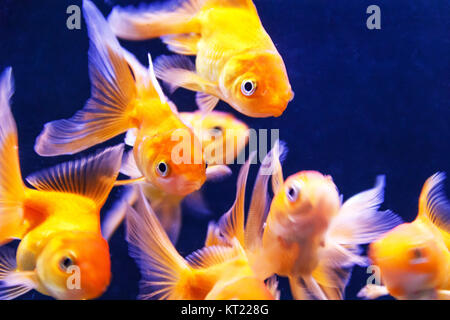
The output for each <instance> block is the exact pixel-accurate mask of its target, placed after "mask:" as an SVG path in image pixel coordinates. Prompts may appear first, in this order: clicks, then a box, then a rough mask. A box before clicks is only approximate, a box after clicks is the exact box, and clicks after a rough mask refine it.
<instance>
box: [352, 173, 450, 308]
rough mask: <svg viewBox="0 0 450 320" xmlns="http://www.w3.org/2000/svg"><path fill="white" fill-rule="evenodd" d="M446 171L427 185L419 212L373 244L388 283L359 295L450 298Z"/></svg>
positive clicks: (376, 260)
mask: <svg viewBox="0 0 450 320" xmlns="http://www.w3.org/2000/svg"><path fill="white" fill-rule="evenodd" d="M444 178H445V175H444V174H443V173H437V174H435V175H433V176H432V177H430V178H429V179H428V180H427V181H426V182H425V185H424V186H423V189H422V192H421V194H420V198H419V213H418V215H417V218H416V219H415V220H414V221H413V222H410V223H404V224H402V225H400V226H398V227H396V228H395V229H393V230H392V231H390V232H388V233H387V234H386V235H384V236H383V237H382V238H381V239H379V240H377V241H376V242H374V243H372V244H371V245H370V249H369V256H370V258H371V260H372V261H373V263H374V264H375V265H376V266H378V268H379V271H380V273H381V281H382V282H384V285H381V284H379V285H377V284H368V285H367V286H366V287H364V288H363V289H362V290H361V291H360V292H359V294H358V296H359V297H363V298H369V299H375V298H377V297H379V296H383V295H387V294H390V295H392V296H393V297H395V298H396V299H414V300H415V299H440V300H450V252H449V249H450V202H449V201H448V199H447V197H446V196H445V194H444V192H443V181H444Z"/></svg>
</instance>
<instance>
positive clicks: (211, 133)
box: [103, 53, 249, 243]
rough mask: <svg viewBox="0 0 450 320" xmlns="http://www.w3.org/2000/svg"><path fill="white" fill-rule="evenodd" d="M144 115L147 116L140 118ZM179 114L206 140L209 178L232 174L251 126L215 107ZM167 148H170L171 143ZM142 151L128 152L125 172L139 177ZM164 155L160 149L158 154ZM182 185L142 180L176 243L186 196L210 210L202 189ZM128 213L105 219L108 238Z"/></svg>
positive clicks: (134, 140) (135, 65)
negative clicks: (190, 188) (210, 109)
mask: <svg viewBox="0 0 450 320" xmlns="http://www.w3.org/2000/svg"><path fill="white" fill-rule="evenodd" d="M127 60H128V62H129V63H130V64H131V65H132V69H133V72H134V74H135V75H144V74H145V69H144V67H143V66H142V65H141V64H140V62H139V61H137V60H136V58H135V57H134V56H132V55H131V54H130V53H127ZM138 78H139V76H138ZM142 78H143V77H142ZM145 81H147V80H145V79H141V78H140V80H139V81H138V83H145ZM144 109H145V108H144ZM172 110H175V111H176V109H175V107H174V106H172ZM142 117H143V116H141V117H138V118H142ZM179 117H180V119H181V120H182V121H183V122H184V123H186V124H188V125H189V126H191V127H192V130H193V132H194V134H195V136H196V137H197V138H198V141H200V143H201V144H202V149H203V157H204V159H205V161H206V163H207V164H208V168H207V170H206V174H207V179H208V180H214V179H216V177H217V178H221V177H223V176H225V175H228V174H229V173H230V171H229V168H228V167H227V165H228V164H231V163H233V162H234V161H235V159H236V158H237V157H238V155H239V154H240V152H241V151H242V150H243V149H244V147H245V145H246V144H247V142H248V138H249V133H248V126H247V125H246V124H245V123H244V122H242V121H239V120H238V119H236V118H235V117H233V116H232V115H231V114H229V113H225V112H220V111H212V112H210V113H209V114H207V115H204V114H203V113H202V112H201V111H194V112H181V113H179ZM150 120H151V119H150ZM170 126H172V127H173V126H174V125H172V124H171V125H170ZM148 128H153V126H151V125H150V126H148ZM146 136H149V135H148V134H144V135H142V137H140V138H138V137H137V130H134V131H133V132H132V131H129V132H128V133H127V139H129V142H128V143H129V144H132V145H135V146H137V145H139V144H140V141H142V139H145V137H146ZM167 149H168V151H170V147H169V148H167ZM193 149H194V146H193ZM172 150H173V149H172ZM142 154H145V155H148V154H149V152H140V150H139V148H135V149H134V152H133V156H130V155H128V156H127V159H126V161H125V162H124V163H125V164H124V166H123V167H122V173H124V174H126V175H128V176H130V177H131V178H137V177H139V176H140V172H141V169H139V167H138V165H137V163H136V157H139V156H140V155H142ZM160 155H161V154H160V153H158V154H157V156H160ZM193 160H195V159H193ZM142 163H144V161H142ZM180 186H181V187H182V186H183V184H182V183H180V182H179V181H177V183H174V184H173V187H172V189H173V190H172V191H171V192H166V191H165V190H166V189H168V188H166V187H162V186H158V185H157V184H156V183H141V187H142V190H143V192H144V195H145V197H146V198H147V199H148V200H149V201H150V203H151V205H152V209H153V210H154V211H155V213H156V215H157V216H158V218H159V221H160V222H161V224H162V226H163V228H164V230H166V232H167V234H168V235H169V237H170V239H171V240H172V242H173V243H176V240H177V238H178V235H179V231H180V229H181V223H182V213H181V202H182V201H183V200H185V199H186V201H185V203H186V204H188V205H189V206H190V207H191V208H192V209H193V210H194V211H196V212H200V213H203V214H207V213H209V209H208V206H207V204H206V203H205V200H204V199H203V196H202V193H201V191H200V190H199V191H197V192H194V193H191V194H188V195H185V194H184V193H183V192H181V190H180V191H177V189H178V188H180ZM184 189H187V188H184ZM127 197H129V198H130V201H128V202H129V203H130V204H133V196H132V195H131V196H130V195H127ZM122 209H123V208H122ZM124 214H125V211H124V210H112V211H111V212H110V213H109V214H108V218H107V219H106V220H105V222H104V223H103V229H104V235H105V237H106V238H109V237H110V236H111V235H112V233H113V232H114V230H115V229H116V228H117V227H118V225H119V224H120V222H121V221H122V220H123V218H124Z"/></svg>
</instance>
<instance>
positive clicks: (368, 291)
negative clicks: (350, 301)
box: [357, 284, 389, 299]
mask: <svg viewBox="0 0 450 320" xmlns="http://www.w3.org/2000/svg"><path fill="white" fill-rule="evenodd" d="M388 294H389V291H388V289H387V288H386V287H385V286H379V285H376V284H368V285H366V286H365V287H364V288H362V289H361V290H360V291H359V292H358V294H357V297H358V298H362V299H377V298H379V297H382V296H387V295H388Z"/></svg>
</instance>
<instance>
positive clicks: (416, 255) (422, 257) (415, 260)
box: [410, 247, 428, 264]
mask: <svg viewBox="0 0 450 320" xmlns="http://www.w3.org/2000/svg"><path fill="white" fill-rule="evenodd" d="M410 256H411V260H410V263H411V264H420V263H426V262H428V258H427V256H426V252H425V249H424V248H422V247H419V248H413V249H411V253H410Z"/></svg>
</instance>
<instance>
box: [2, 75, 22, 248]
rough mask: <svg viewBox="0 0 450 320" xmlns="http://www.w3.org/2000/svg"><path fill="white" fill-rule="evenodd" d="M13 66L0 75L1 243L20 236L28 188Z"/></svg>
mask: <svg viewBox="0 0 450 320" xmlns="http://www.w3.org/2000/svg"><path fill="white" fill-rule="evenodd" d="M13 93H14V84H13V79H12V69H11V68H7V69H6V70H5V71H4V72H3V74H2V75H1V76H0V243H5V242H6V241H8V240H10V239H12V238H16V237H21V236H22V235H21V231H20V225H21V224H22V219H23V209H22V204H23V200H24V197H25V187H24V185H23V181H22V175H21V173H20V165H19V153H18V142H17V128H16V123H15V121H14V118H13V115H12V113H11V109H10V102H9V101H10V99H11V96H12V95H13Z"/></svg>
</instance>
